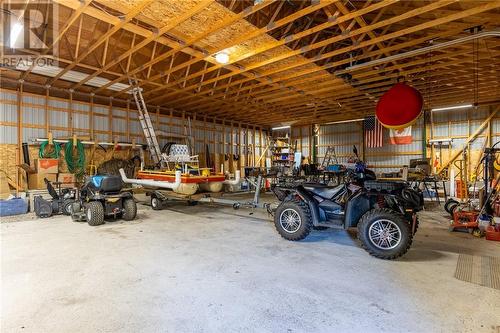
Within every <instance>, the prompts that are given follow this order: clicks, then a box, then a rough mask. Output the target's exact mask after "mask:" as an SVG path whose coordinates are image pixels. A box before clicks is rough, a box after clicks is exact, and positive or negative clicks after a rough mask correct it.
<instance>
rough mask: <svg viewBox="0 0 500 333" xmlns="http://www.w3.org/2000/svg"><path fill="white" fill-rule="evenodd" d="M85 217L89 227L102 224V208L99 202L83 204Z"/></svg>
mask: <svg viewBox="0 0 500 333" xmlns="http://www.w3.org/2000/svg"><path fill="white" fill-rule="evenodd" d="M85 217H86V218H87V223H88V224H89V225H91V226H97V225H101V224H103V223H104V207H103V206H102V204H101V203H100V202H99V201H91V202H88V203H86V204H85Z"/></svg>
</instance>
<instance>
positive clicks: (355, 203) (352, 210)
mask: <svg viewBox="0 0 500 333" xmlns="http://www.w3.org/2000/svg"><path fill="white" fill-rule="evenodd" d="M370 208H371V204H370V199H369V197H368V196H367V195H366V194H365V193H363V192H359V193H356V194H354V196H352V197H351V198H349V200H348V201H347V206H346V210H345V222H344V228H345V229H347V228H351V227H355V226H357V225H358V221H359V219H360V218H361V216H363V215H364V214H365V213H366V212H367V211H369V210H370Z"/></svg>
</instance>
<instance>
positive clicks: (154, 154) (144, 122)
mask: <svg viewBox="0 0 500 333" xmlns="http://www.w3.org/2000/svg"><path fill="white" fill-rule="evenodd" d="M128 81H129V84H130V86H131V87H133V88H132V90H131V93H132V95H133V96H134V99H135V103H136V104H137V111H138V112H139V122H140V123H141V127H142V130H143V131H144V137H145V138H146V142H147V144H148V150H149V153H150V154H151V159H152V160H153V162H154V163H155V164H159V163H160V164H161V165H162V166H163V159H162V156H161V149H160V145H159V144H158V139H157V137H156V133H155V130H154V128H153V123H152V122H151V117H150V116H149V112H148V108H147V107H146V102H145V101H144V97H143V96H142V88H140V87H139V86H138V84H137V80H136V79H131V78H129V80H128Z"/></svg>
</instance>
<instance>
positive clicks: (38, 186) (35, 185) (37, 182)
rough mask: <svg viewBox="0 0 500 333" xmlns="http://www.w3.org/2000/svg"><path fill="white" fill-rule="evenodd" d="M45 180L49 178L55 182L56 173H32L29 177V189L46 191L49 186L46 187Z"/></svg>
mask: <svg viewBox="0 0 500 333" xmlns="http://www.w3.org/2000/svg"><path fill="white" fill-rule="evenodd" d="M44 178H47V179H48V180H49V181H51V182H55V181H56V178H57V175H56V174H55V173H32V174H29V175H28V189H30V190H45V189H47V185H45V182H44V180H43V179H44Z"/></svg>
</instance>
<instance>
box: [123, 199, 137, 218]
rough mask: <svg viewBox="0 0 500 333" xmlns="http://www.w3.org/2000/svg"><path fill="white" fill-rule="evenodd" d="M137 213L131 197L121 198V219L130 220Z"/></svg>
mask: <svg viewBox="0 0 500 333" xmlns="http://www.w3.org/2000/svg"><path fill="white" fill-rule="evenodd" d="M136 215H137V205H136V204H135V201H134V199H133V198H126V199H123V216H122V217H123V219H124V220H125V221H132V220H133V219H135V216H136Z"/></svg>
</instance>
